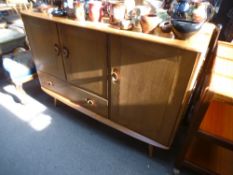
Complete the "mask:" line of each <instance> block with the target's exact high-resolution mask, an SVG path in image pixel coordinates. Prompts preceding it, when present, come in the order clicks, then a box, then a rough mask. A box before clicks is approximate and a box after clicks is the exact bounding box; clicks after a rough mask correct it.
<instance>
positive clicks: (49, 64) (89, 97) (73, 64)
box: [22, 11, 215, 149]
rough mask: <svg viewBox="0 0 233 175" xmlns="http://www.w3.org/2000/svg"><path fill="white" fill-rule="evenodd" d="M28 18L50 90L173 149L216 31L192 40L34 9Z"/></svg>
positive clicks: (71, 103) (38, 65)
mask: <svg viewBox="0 0 233 175" xmlns="http://www.w3.org/2000/svg"><path fill="white" fill-rule="evenodd" d="M22 19H23V22H24V24H25V29H26V34H27V37H28V40H29V43H30V46H31V49H32V53H33V58H34V61H35V64H36V68H37V71H38V75H39V80H40V83H41V88H42V90H43V91H44V92H46V93H47V94H49V95H50V96H52V97H53V98H54V99H56V100H59V101H61V102H63V103H65V104H67V105H68V106H70V107H72V108H75V109H77V110H79V111H81V112H82V113H84V114H86V115H87V116H89V117H92V118H94V119H96V120H98V121H100V122H102V123H104V124H106V125H108V126H110V127H113V128H115V129H117V130H119V131H121V132H123V133H125V134H128V135H130V136H132V137H134V138H137V139H139V140H141V141H143V142H146V143H148V144H149V145H152V146H155V147H159V148H162V149H169V148H170V146H171V144H172V141H173V139H174V136H175V133H176V130H177V128H178V126H179V123H180V121H181V118H182V115H183V114H184V112H185V110H186V108H187V105H188V99H189V96H190V93H191V91H192V89H193V87H194V85H195V80H196V78H197V75H198V72H199V70H200V68H201V65H202V64H203V61H204V58H205V55H206V53H207V51H208V46H209V43H210V40H211V37H212V34H213V31H214V28H215V26H214V25H213V24H209V23H206V24H205V25H204V26H203V27H202V29H201V30H200V31H199V32H198V33H197V34H195V35H194V36H193V37H191V38H190V39H187V40H178V39H170V38H163V37H159V36H155V35H150V34H143V33H138V32H132V31H123V30H118V29H114V28H111V27H109V26H108V24H103V23H93V22H88V21H87V22H77V21H73V20H71V19H67V18H60V17H53V16H50V15H48V14H42V13H37V12H33V11H23V12H22Z"/></svg>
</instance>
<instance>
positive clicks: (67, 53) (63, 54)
mask: <svg viewBox="0 0 233 175" xmlns="http://www.w3.org/2000/svg"><path fill="white" fill-rule="evenodd" d="M62 56H63V57H64V58H68V57H69V50H68V49H67V48H66V47H63V49H62Z"/></svg>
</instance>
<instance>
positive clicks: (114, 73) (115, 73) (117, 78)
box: [112, 72, 119, 83]
mask: <svg viewBox="0 0 233 175" xmlns="http://www.w3.org/2000/svg"><path fill="white" fill-rule="evenodd" d="M118 81H119V75H118V73H117V72H113V73H112V82H113V83H116V82H118Z"/></svg>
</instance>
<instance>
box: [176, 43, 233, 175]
mask: <svg viewBox="0 0 233 175" xmlns="http://www.w3.org/2000/svg"><path fill="white" fill-rule="evenodd" d="M212 65H213V66H212V67H213V68H212V69H210V70H211V71H209V72H207V74H206V77H205V82H204V84H203V87H202V91H201V95H200V99H199V101H198V102H197V104H196V105H195V109H194V113H193V116H192V122H191V126H190V129H189V132H188V134H187V138H186V143H185V145H184V148H183V149H182V154H181V155H180V157H179V160H178V162H177V165H178V166H181V165H186V166H189V167H192V168H195V169H196V170H199V171H201V172H202V173H205V174H206V173H207V174H222V175H231V174H233V166H232V162H233V44H231V43H225V42H220V41H219V42H218V47H217V50H216V58H215V61H214V62H213V63H212Z"/></svg>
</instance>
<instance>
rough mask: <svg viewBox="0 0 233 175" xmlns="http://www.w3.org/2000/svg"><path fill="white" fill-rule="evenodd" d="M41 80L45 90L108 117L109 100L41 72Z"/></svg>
mask: <svg viewBox="0 0 233 175" xmlns="http://www.w3.org/2000/svg"><path fill="white" fill-rule="evenodd" d="M39 79H40V83H41V86H42V87H43V88H46V89H49V90H51V91H53V92H56V93H58V94H60V95H61V96H63V97H65V98H68V99H70V101H72V102H73V103H75V104H78V105H80V106H82V107H85V108H87V109H89V110H91V111H93V112H95V113H97V114H100V115H101V116H103V117H107V116H108V100H106V99H104V98H102V97H99V96H97V95H94V94H91V93H89V92H87V91H85V90H82V89H80V88H77V87H75V86H72V85H70V84H68V83H66V82H64V81H62V80H59V79H57V78H55V77H53V76H51V75H48V74H45V73H42V72H39Z"/></svg>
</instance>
